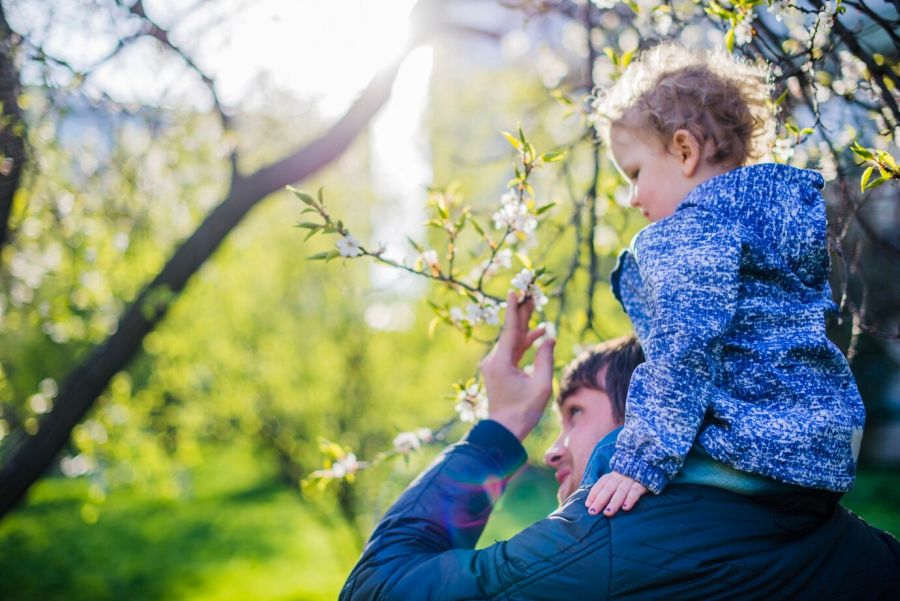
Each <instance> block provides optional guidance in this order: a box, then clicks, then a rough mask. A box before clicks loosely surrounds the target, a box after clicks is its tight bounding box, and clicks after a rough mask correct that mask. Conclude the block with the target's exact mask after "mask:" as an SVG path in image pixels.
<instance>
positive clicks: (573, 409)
mask: <svg viewBox="0 0 900 601" xmlns="http://www.w3.org/2000/svg"><path fill="white" fill-rule="evenodd" d="M582 411H583V409H582V408H581V407H570V408H569V418H573V417H575V416H576V415H578V414H579V413H581V412H582Z"/></svg>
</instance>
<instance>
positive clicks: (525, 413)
mask: <svg viewBox="0 0 900 601" xmlns="http://www.w3.org/2000/svg"><path fill="white" fill-rule="evenodd" d="M533 311H534V301H533V300H532V299H531V298H526V299H525V300H524V301H523V302H522V303H521V304H520V303H519V302H518V300H517V299H516V295H515V293H514V292H510V293H509V294H508V295H507V298H506V318H505V320H504V323H503V330H502V331H501V332H500V340H499V341H498V342H497V345H496V346H495V347H494V349H493V350H492V351H491V353H490V354H489V355H488V356H487V357H485V359H484V361H482V362H481V373H482V375H483V376H484V388H485V391H486V392H487V396H488V414H489V415H490V418H491V419H493V420H495V421H497V422H499V423H501V424H503V425H504V426H505V427H506V428H507V429H509V431H510V432H512V433H513V434H515V435H516V437H517V438H518V439H519V440H524V439H525V437H526V436H528V434H529V433H530V432H531V431H532V430H533V429H534V427H535V426H536V425H537V423H538V421H540V419H541V416H542V415H543V414H544V409H546V407H547V401H548V400H550V393H551V392H552V389H553V346H554V344H556V340H554V339H553V338H547V339H546V340H544V342H543V343H542V344H541V346H540V348H539V349H538V350H537V353H536V354H535V357H534V369H533V370H532V372H531V374H530V375H529V374H526V373H525V372H524V371H523V370H522V369H521V368H520V367H519V362H520V361H521V360H522V356H523V355H524V354H525V351H527V350H528V348H529V347H530V346H531V345H532V344H533V343H534V341H535V340H537V339H538V338H540V337H541V336H543V335H544V328H535V329H534V330H529V329H528V320H529V319H530V318H531V314H532V312H533Z"/></svg>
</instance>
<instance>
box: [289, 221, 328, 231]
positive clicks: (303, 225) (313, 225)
mask: <svg viewBox="0 0 900 601" xmlns="http://www.w3.org/2000/svg"><path fill="white" fill-rule="evenodd" d="M295 227H300V228H303V229H305V230H317V229H319V228H320V227H322V224H321V223H313V222H312V221H303V222H300V223H298V224H297V225H296V226H295Z"/></svg>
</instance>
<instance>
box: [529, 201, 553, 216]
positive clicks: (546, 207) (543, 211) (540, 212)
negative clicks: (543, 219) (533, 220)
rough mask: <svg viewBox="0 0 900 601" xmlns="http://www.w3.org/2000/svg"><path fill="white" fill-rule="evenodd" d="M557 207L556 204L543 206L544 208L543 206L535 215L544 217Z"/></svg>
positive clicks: (550, 203)
mask: <svg viewBox="0 0 900 601" xmlns="http://www.w3.org/2000/svg"><path fill="white" fill-rule="evenodd" d="M555 206H556V203H555V202H548V203H547V204H545V205H543V206H541V207H538V209H537V210H536V211H535V212H534V213H535V215H538V216H540V215H543V214H544V213H546V212H547V211H549V210H550V209H552V208H553V207H555Z"/></svg>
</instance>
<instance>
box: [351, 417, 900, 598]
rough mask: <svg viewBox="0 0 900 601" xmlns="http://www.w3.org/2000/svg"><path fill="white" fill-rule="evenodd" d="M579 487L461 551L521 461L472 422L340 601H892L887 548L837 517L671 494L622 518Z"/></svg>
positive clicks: (891, 554) (394, 510)
mask: <svg viewBox="0 0 900 601" xmlns="http://www.w3.org/2000/svg"><path fill="white" fill-rule="evenodd" d="M612 448H613V444H612V443H611V441H609V440H604V441H602V442H601V443H600V444H598V446H597V449H596V450H595V451H594V456H593V457H592V460H591V463H590V469H591V470H593V472H592V473H591V474H590V475H589V477H587V478H586V480H585V486H583V487H582V488H580V489H579V490H578V491H577V492H576V493H574V494H573V495H572V496H571V497H570V498H569V499H568V500H567V501H566V502H565V503H564V504H563V506H562V507H560V508H559V509H557V510H556V511H555V512H553V513H552V514H551V515H550V516H548V517H547V518H545V519H543V520H541V521H539V522H537V523H536V524H534V525H532V526H530V527H529V528H527V529H525V530H523V531H522V532H520V533H519V534H517V535H516V536H514V537H513V538H512V539H510V540H508V541H502V542H497V543H495V544H493V545H491V546H490V547H487V548H485V549H481V550H478V551H476V550H474V547H475V543H476V541H477V540H478V537H479V535H480V534H481V532H482V530H483V528H484V525H485V523H486V521H487V519H488V516H489V515H490V512H491V507H492V505H493V502H494V501H495V500H496V499H497V498H498V497H499V495H500V493H501V492H502V490H503V488H504V486H505V484H506V482H507V480H508V478H509V476H510V475H511V474H512V473H513V472H514V471H515V470H516V469H517V468H518V467H519V466H521V464H522V463H523V462H524V461H525V451H524V449H523V448H522V446H521V445H520V444H519V442H518V440H516V438H515V437H514V436H513V435H512V434H511V433H510V432H509V431H508V430H506V429H505V428H504V427H503V426H501V425H499V424H497V423H496V422H493V421H491V420H485V421H482V422H480V423H479V424H478V425H476V426H475V427H474V428H473V429H472V430H471V431H470V432H469V434H468V436H467V437H466V438H465V439H464V440H463V441H462V442H460V443H457V444H455V445H452V446H450V447H448V448H447V449H446V450H445V451H444V452H443V453H442V454H441V455H440V456H439V457H438V458H437V459H436V460H435V462H434V463H433V464H432V465H431V467H429V468H428V469H427V470H426V471H425V472H423V473H422V474H421V475H420V476H419V477H418V478H417V479H416V480H415V481H414V482H413V483H412V484H411V485H410V486H409V488H408V489H407V490H406V491H405V492H404V493H403V494H402V495H401V497H400V499H399V500H398V501H397V502H396V503H395V504H394V506H393V507H391V509H390V510H388V512H387V514H386V515H385V516H384V518H383V519H382V520H381V522H380V523H379V524H378V527H377V528H376V529H375V531H374V532H373V533H372V536H371V538H370V539H369V542H368V543H367V544H366V547H365V549H364V550H363V554H362V557H361V558H360V560H359V563H358V564H357V565H356V567H355V568H354V569H353V571H352V572H351V574H350V576H349V578H348V579H347V582H346V584H345V585H344V588H343V590H342V591H341V595H340V599H342V600H351V599H356V600H359V599H385V600H387V599H396V600H398V601H414V600H416V599H428V600H441V599H447V600H449V599H548V600H549V599H552V600H554V601H559V600H565V599H578V600H584V599H598V600H600V599H617V600H625V599H630V600H654V599H659V600H661V601H675V600H680V599H728V600H733V599H739V600H743V599H747V600H753V599H759V600H766V601H772V600H779V599H785V600H792V601H793V600H799V601H802V600H810V601H827V600H831V599H834V600H841V601H846V600H854V599H873V600H874V599H877V600H896V599H897V593H898V591H900V543H898V542H897V541H896V539H894V538H893V537H891V536H890V535H888V534H886V533H884V532H881V531H879V530H876V529H874V528H871V527H870V526H868V525H867V524H865V523H864V522H863V521H861V520H860V519H859V518H857V517H856V516H854V515H853V514H851V513H849V512H847V511H845V510H844V509H842V508H840V507H838V508H837V509H835V508H833V507H831V508H828V507H824V508H822V507H817V506H816V505H815V503H814V502H812V503H804V502H803V501H802V499H800V500H799V501H798V498H796V497H791V498H788V497H784V498H769V499H767V502H761V501H759V500H753V499H752V498H750V497H744V496H741V495H738V494H735V493H732V492H729V491H726V490H722V489H718V488H712V487H707V486H699V485H682V484H674V483H673V484H672V485H671V486H669V487H667V488H666V490H665V491H664V492H663V493H662V494H660V495H645V496H644V497H643V498H642V499H641V502H640V503H638V504H637V506H636V507H635V508H634V509H633V510H632V511H630V512H620V513H619V514H617V515H616V516H614V517H613V518H611V519H610V518H606V517H604V516H602V515H601V516H591V515H589V514H588V513H587V511H586V509H585V507H584V499H585V497H586V495H587V491H588V488H587V486H588V485H590V484H591V483H592V482H593V481H594V480H595V479H596V477H597V475H598V474H599V472H601V471H604V470H605V469H606V468H607V467H608V465H607V461H608V459H609V457H610V455H611V453H612Z"/></svg>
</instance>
